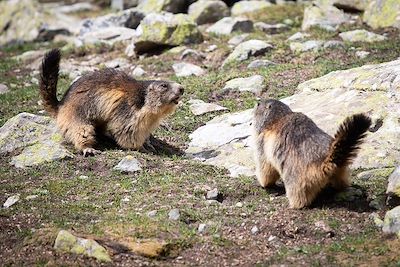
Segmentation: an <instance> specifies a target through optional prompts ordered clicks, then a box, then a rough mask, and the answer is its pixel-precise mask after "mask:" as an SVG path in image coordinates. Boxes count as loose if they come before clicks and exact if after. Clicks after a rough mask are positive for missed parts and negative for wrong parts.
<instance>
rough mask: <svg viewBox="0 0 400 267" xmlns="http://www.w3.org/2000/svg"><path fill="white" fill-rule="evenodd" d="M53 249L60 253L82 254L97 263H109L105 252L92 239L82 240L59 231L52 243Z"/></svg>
mask: <svg viewBox="0 0 400 267" xmlns="http://www.w3.org/2000/svg"><path fill="white" fill-rule="evenodd" d="M54 249H55V250H58V251H61V252H69V253H74V254H83V255H86V256H88V257H92V258H95V259H97V260H98V261H103V262H111V258H110V256H109V255H108V253H107V250H106V249H105V248H104V247H102V246H100V245H99V244H98V243H97V242H96V241H95V240H93V239H84V238H80V237H76V236H74V235H72V234H71V233H70V232H68V231H65V230H61V231H60V232H59V233H58V235H57V238H56V241H55V242H54Z"/></svg>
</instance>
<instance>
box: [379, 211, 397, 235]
mask: <svg viewBox="0 0 400 267" xmlns="http://www.w3.org/2000/svg"><path fill="white" fill-rule="evenodd" d="M382 231H383V232H384V233H387V234H396V235H397V236H398V237H399V238H400V206H398V207H396V208H394V209H391V210H389V211H388V212H386V214H385V219H384V220H383V227H382Z"/></svg>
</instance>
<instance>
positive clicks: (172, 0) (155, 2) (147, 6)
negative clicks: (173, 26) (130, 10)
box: [137, 0, 186, 13]
mask: <svg viewBox="0 0 400 267" xmlns="http://www.w3.org/2000/svg"><path fill="white" fill-rule="evenodd" d="M137 8H138V9H140V10H141V11H143V12H145V13H152V12H156V13H159V12H161V11H166V12H171V13H184V12H185V8H186V0H139V5H138V6H137Z"/></svg>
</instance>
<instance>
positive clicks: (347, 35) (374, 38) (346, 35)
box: [339, 30, 387, 43]
mask: <svg viewBox="0 0 400 267" xmlns="http://www.w3.org/2000/svg"><path fill="white" fill-rule="evenodd" d="M339 36H340V38H342V39H343V41H345V42H367V43H372V42H379V41H383V40H386V39H387V38H386V37H385V36H383V35H380V34H376V33H373V32H369V31H367V30H354V31H348V32H342V33H340V34H339Z"/></svg>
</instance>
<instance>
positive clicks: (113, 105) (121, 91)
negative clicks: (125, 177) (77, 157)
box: [40, 49, 184, 156]
mask: <svg viewBox="0 0 400 267" xmlns="http://www.w3.org/2000/svg"><path fill="white" fill-rule="evenodd" d="M60 59H61V54H60V51H59V50H58V49H53V50H51V51H50V52H48V53H47V54H46V55H45V56H44V59H43V62H42V66H41V77H40V95H41V97H42V99H43V105H44V108H45V110H46V111H47V112H48V113H49V114H50V115H51V116H52V117H54V118H55V119H56V123H57V126H58V128H59V130H60V132H61V134H62V135H63V136H64V137H65V139H66V140H67V141H69V142H71V143H73V144H74V146H75V147H76V148H77V149H78V150H79V151H81V152H82V153H83V154H84V155H85V156H87V155H91V154H95V153H96V152H98V151H97V150H95V149H94V145H95V143H96V134H103V135H105V136H109V137H111V138H112V139H114V140H115V141H116V143H117V144H118V145H119V146H121V147H122V148H125V149H141V148H142V146H143V144H144V143H145V141H146V140H147V139H148V138H149V136H150V134H151V132H152V131H153V130H154V129H155V128H156V127H157V126H158V125H159V124H160V121H161V119H162V118H164V117H165V116H167V115H168V114H171V113H173V112H174V111H175V109H176V106H177V104H178V102H179V100H180V98H181V96H182V94H183V91H184V89H183V87H182V86H181V85H180V84H178V83H174V82H166V81H153V80H151V81H138V80H135V79H133V78H131V77H130V76H128V75H127V74H126V73H124V72H122V71H117V70H115V69H104V70H100V71H94V72H91V73H87V74H85V75H83V76H82V77H80V78H79V79H78V80H76V81H75V82H74V83H73V84H72V85H71V86H70V87H69V89H68V90H67V92H66V93H65V95H64V97H63V98H62V100H61V101H58V100H57V96H56V94H57V80H58V73H59V63H60Z"/></svg>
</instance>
